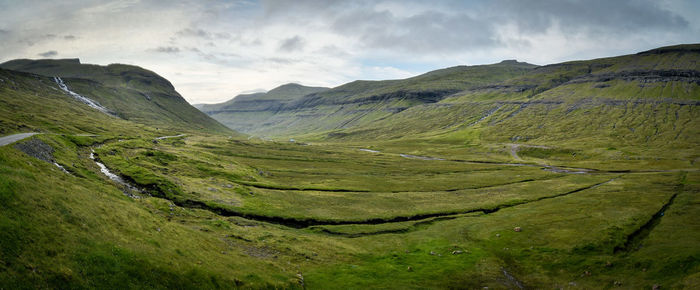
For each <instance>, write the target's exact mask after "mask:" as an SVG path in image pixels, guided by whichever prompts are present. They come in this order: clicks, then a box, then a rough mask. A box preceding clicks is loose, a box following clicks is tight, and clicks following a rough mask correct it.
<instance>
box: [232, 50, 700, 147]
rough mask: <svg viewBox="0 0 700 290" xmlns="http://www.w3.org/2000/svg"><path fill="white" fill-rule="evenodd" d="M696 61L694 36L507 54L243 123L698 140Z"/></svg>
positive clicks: (308, 129) (329, 131)
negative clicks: (603, 54)
mask: <svg viewBox="0 0 700 290" xmlns="http://www.w3.org/2000/svg"><path fill="white" fill-rule="evenodd" d="M698 61H700V45H698V44H692V45H678V46H672V47H663V48H658V49H654V50H650V51H645V52H640V53H637V54H631V55H624V56H618V57H609V58H601V59H594V60H585V61H572V62H565V63H559V64H552V65H545V66H533V65H528V64H524V63H517V62H514V61H504V62H502V63H499V64H495V65H485V66H474V67H454V68H448V69H445V70H438V71H434V72H430V73H427V74H424V75H421V76H417V77H414V78H409V79H405V80H392V81H376V82H371V81H355V82H352V83H348V84H345V85H342V86H339V87H337V88H333V89H330V90H327V91H323V92H319V93H313V94H310V95H307V96H304V97H303V98H301V99H299V100H297V101H295V102H292V103H290V104H287V105H285V106H283V107H281V108H275V109H274V110H266V111H262V112H259V113H260V114H263V113H264V114H266V117H265V118H266V120H265V121H264V122H261V123H259V126H258V127H256V128H252V129H250V130H249V133H251V134H260V135H266V136H272V137H274V136H277V137H288V136H294V137H295V138H299V137H301V136H306V138H307V139H310V140H346V141H348V140H375V139H377V138H379V139H383V140H391V139H402V138H428V139H432V138H441V139H449V140H455V142H457V141H458V142H461V143H464V144H474V142H487V143H493V142H496V143H510V142H515V141H520V142H530V143H551V142H566V143H569V144H571V146H581V145H582V144H588V145H592V144H591V142H592V143H593V144H595V145H596V146H600V147H602V148H607V147H618V146H619V145H620V144H629V145H631V146H635V144H640V143H642V144H649V145H652V144H653V145H655V146H663V147H668V146H681V147H683V148H688V147H689V146H690V147H692V146H697V145H700V144H698V140H697V136H698V135H700V131H698V130H700V129H698V128H700V124H699V123H698V122H699V121H698V120H699V118H698V117H699V116H698V110H696V109H694V108H695V107H696V106H698V104H699V102H700V97H699V93H698V90H699V88H698V84H699V83H700V71H699V70H698ZM231 107H232V108H234V109H235V108H236V105H235V104H232V106H231ZM642 116H644V117H642ZM218 118H221V117H218ZM581 142H587V143H581Z"/></svg>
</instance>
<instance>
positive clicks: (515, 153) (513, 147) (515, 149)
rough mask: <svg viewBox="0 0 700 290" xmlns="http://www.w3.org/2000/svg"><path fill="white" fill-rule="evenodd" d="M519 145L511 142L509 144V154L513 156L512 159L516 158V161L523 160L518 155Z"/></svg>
mask: <svg viewBox="0 0 700 290" xmlns="http://www.w3.org/2000/svg"><path fill="white" fill-rule="evenodd" d="M519 146H520V145H518V144H511V146H510V156H513V159H515V160H517V161H523V159H522V158H520V156H518V147H519Z"/></svg>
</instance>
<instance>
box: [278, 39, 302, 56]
mask: <svg viewBox="0 0 700 290" xmlns="http://www.w3.org/2000/svg"><path fill="white" fill-rule="evenodd" d="M304 44H305V41H304V39H303V38H301V37H300V36H299V35H296V36H294V37H290V38H287V39H285V40H282V41H281V42H280V46H279V50H281V51H287V52H292V51H297V50H302V49H303V48H304Z"/></svg>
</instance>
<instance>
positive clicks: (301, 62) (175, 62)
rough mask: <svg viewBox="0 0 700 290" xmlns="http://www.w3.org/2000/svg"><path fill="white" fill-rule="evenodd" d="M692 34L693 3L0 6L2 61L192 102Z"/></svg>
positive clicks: (629, 47) (567, 54)
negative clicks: (87, 74)
mask: <svg viewBox="0 0 700 290" xmlns="http://www.w3.org/2000/svg"><path fill="white" fill-rule="evenodd" d="M698 36H700V1H695V0H687V1H681V0H678V1H674V0H616V1H611V0H586V1H583V0H582V1H574V0H532V1H526V0H493V1H486V0H484V1H477V0H471V1H470V0H461V1H457V0H455V1H450V0H447V1H409V0H397V1H391V0H389V1H383V0H378V1H361V0H360V1H350V0H344V1H333V0H318V1H292V0H285V1H253V0H241V1H224V0H191V1H157V0H123V1H100V0H52V1H33V0H0V62H4V61H7V60H11V59H16V58H76V57H77V58H80V59H81V61H82V62H83V63H96V64H103V65H106V64H110V63H127V64H135V65H139V66H141V67H144V68H147V69H150V70H153V71H155V72H157V73H158V74H160V75H162V76H164V77H166V78H167V79H169V80H170V81H171V82H172V83H173V84H174V85H175V87H176V89H177V90H178V91H179V92H180V93H181V94H182V95H183V96H184V97H185V98H186V99H187V100H188V101H189V102H191V103H215V102H222V101H225V100H228V99H230V98H231V97H233V96H235V95H237V94H239V93H245V92H252V91H260V90H269V89H272V88H274V87H276V86H279V85H282V84H285V83H289V82H297V83H301V84H304V85H311V86H330V87H332V86H337V85H340V84H343V83H345V82H348V81H352V80H356V79H393V78H404V77H409V76H413V75H416V74H420V73H424V72H427V71H430V70H433V69H438V68H443V67H448V66H454V65H463V64H466V65H474V64H488V63H495V62H499V61H501V60H503V59H517V60H519V61H527V62H530V63H534V64H548V63H556V62H561V61H567V60H576V59H589V58H595V57H603V56H611V55H620V54H628V53H634V52H638V51H642V50H647V49H651V48H655V47H658V46H664V45H671V44H679V43H697V42H700V38H699V37H698Z"/></svg>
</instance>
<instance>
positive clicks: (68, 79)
mask: <svg viewBox="0 0 700 290" xmlns="http://www.w3.org/2000/svg"><path fill="white" fill-rule="evenodd" d="M0 68H4V69H8V70H14V71H21V72H28V73H34V74H38V75H43V76H48V77H52V78H53V77H59V78H60V79H57V78H56V79H53V80H49V82H51V81H53V82H54V84H53V85H54V86H55V87H56V88H59V84H58V83H59V82H60V83H62V85H63V86H64V87H63V88H62V89H63V90H64V91H66V94H71V93H69V92H68V91H71V92H73V93H75V94H77V95H80V96H83V97H85V98H87V99H88V100H92V101H94V102H95V103H96V104H99V105H100V106H101V107H103V108H104V111H106V112H108V113H110V114H112V115H114V116H116V117H118V118H120V119H124V120H129V121H133V122H136V123H140V124H144V125H148V126H152V127H155V128H161V129H188V130H202V131H207V132H212V133H230V130H229V129H227V128H226V127H224V126H222V125H221V124H220V123H218V122H217V121H215V120H213V119H211V118H210V117H208V116H206V115H205V114H202V113H201V112H200V111H199V110H197V109H196V108H194V107H192V106H191V105H190V104H189V103H187V101H185V99H183V98H182V96H180V94H179V93H178V92H176V91H175V88H174V87H173V85H172V84H171V83H170V82H169V81H168V80H166V79H164V78H163V77H161V76H159V75H157V74H156V73H154V72H152V71H149V70H146V69H143V68H140V67H137V66H131V65H123V64H111V65H108V66H99V65H91V64H81V63H80V61H79V60H78V59H60V60H46V59H45V60H27V59H20V60H12V61H8V62H5V63H3V64H0Z"/></svg>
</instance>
